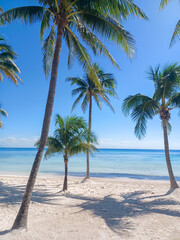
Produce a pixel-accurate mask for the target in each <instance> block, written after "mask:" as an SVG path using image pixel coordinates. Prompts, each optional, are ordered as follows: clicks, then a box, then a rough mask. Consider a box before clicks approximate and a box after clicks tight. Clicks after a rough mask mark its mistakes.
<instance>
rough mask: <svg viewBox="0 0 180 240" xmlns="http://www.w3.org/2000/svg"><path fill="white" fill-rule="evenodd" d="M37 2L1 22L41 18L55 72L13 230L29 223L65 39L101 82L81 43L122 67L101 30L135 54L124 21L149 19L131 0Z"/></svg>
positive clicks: (49, 66)
mask: <svg viewBox="0 0 180 240" xmlns="http://www.w3.org/2000/svg"><path fill="white" fill-rule="evenodd" d="M37 2H38V3H39V5H38V6H25V7H18V8H14V9H10V10H8V11H6V12H4V13H2V14H1V15H0V24H6V23H10V22H12V21H13V20H18V19H19V20H22V21H23V22H25V23H34V22H37V21H41V30H40V38H41V41H42V43H43V48H42V49H43V54H44V58H43V66H44V71H45V74H46V76H48V74H49V73H50V72H51V77H50V85H49V93H48V98H47V103H46V109H45V115H44V121H43V127H42V131H41V137H40V144H39V148H38V152H37V154H36V157H35V160H34V163H33V166H32V170H31V173H30V176H29V179H28V183H27V186H26V190H25V194H24V197H23V201H22V204H21V207H20V209H19V212H18V215H17V217H16V219H15V222H14V224H13V227H12V229H18V228H21V227H26V226H27V217H28V209H29V204H30V200H31V196H32V191H33V188H34V184H35V181H36V177H37V173H38V169H39V166H40V162H41V159H42V155H43V151H44V147H45V145H46V140H47V138H48V132H49V126H50V120H51V115H52V110H53V103H54V97H55V90H56V80H57V72H58V65H59V58H60V52H61V46H62V40H63V39H64V40H65V42H66V44H67V46H68V49H69V56H68V64H69V65H70V64H71V63H72V60H73V57H76V58H77V60H78V61H79V62H80V63H81V64H82V66H83V68H84V69H85V70H86V71H87V72H89V74H90V75H91V76H92V78H93V80H94V81H95V83H96V84H97V85H99V79H98V77H97V75H96V73H95V70H94V69H93V66H92V62H91V58H90V55H89V54H88V51H87V49H86V48H85V46H83V45H82V43H81V42H83V43H85V44H86V46H88V47H89V48H90V49H92V50H93V52H94V54H96V55H98V54H101V53H103V54H104V55H105V56H107V57H108V58H109V59H110V60H111V62H112V63H113V64H114V65H115V66H118V64H117V63H116V61H115V60H114V59H113V57H112V56H111V54H110V53H109V51H108V49H107V48H106V46H105V45H104V44H103V42H102V41H101V40H100V39H99V38H98V37H97V35H96V34H97V33H98V35H99V36H101V37H102V38H103V39H106V40H109V41H111V42H113V43H115V44H116V45H117V46H119V47H120V48H122V49H123V50H124V51H125V52H126V53H127V55H128V56H130V57H131V56H132V54H133V52H134V40H133V38H132V36H131V34H130V33H129V32H127V31H126V30H125V29H124V28H123V27H122V25H121V24H120V21H121V19H127V17H128V16H129V15H135V16H137V17H139V18H141V19H147V17H146V15H145V14H144V13H143V11H142V10H141V9H140V8H138V7H137V6H136V5H135V4H134V3H133V2H132V1H131V0H115V1H111V0H106V1H100V0H87V1H84V0H37ZM48 29H49V32H50V33H49V35H48V37H47V38H46V39H45V40H44V41H43V38H44V33H45V30H48Z"/></svg>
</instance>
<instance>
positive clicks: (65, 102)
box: [0, 0, 180, 149]
mask: <svg viewBox="0 0 180 240" xmlns="http://www.w3.org/2000/svg"><path fill="white" fill-rule="evenodd" d="M32 2H33V1H28V0H27V1H25V0H21V1H18V0H13V1H2V0H0V5H1V6H2V8H3V9H4V10H7V9H9V8H12V7H17V6H22V5H25V4H26V5H28V4H32ZM135 2H136V3H137V5H139V6H140V7H141V8H142V9H143V10H144V12H145V13H146V14H147V16H148V18H149V21H142V20H139V19H136V18H130V19H129V20H128V21H126V22H124V23H123V25H124V26H125V27H126V29H127V30H128V31H130V32H131V33H132V34H133V36H134V39H135V40H136V54H135V56H134V58H133V59H131V60H130V59H128V58H127V56H126V55H125V53H123V52H122V51H119V50H117V48H115V47H114V46H113V45H111V44H108V45H107V46H108V48H109V50H110V51H111V53H112V55H113V56H114V58H115V59H116V61H117V62H118V63H119V65H120V67H121V70H120V71H119V70H118V69H115V68H114V67H113V66H112V64H111V63H110V62H109V61H108V60H107V59H106V58H105V57H103V56H101V57H99V58H96V59H95V58H93V61H96V62H97V63H98V64H99V65H100V66H101V67H102V68H103V69H104V71H106V72H110V73H113V74H114V75H115V78H116V80H117V92H118V95H119V100H116V99H115V100H114V99H112V104H113V106H114V108H115V111H116V113H115V114H114V113H113V112H112V111H111V110H110V109H109V108H108V107H107V106H106V105H103V108H102V111H100V110H99V109H98V108H97V107H96V106H95V103H94V102H93V116H92V129H93V130H94V131H95V132H96V134H97V136H98V140H99V147H103V148H145V149H147V148H154V149H155V148H158V149H161V148H163V134H162V129H161V123H160V120H159V118H158V117H156V118H154V119H153V120H150V121H149V122H148V128H147V135H146V137H145V138H144V139H143V140H141V141H139V140H138V139H137V138H136V137H135V136H134V123H133V122H132V120H131V119H130V117H128V118H125V117H124V116H123V114H122V112H121V105H122V101H123V99H124V98H125V97H127V96H128V95H130V94H136V93H143V94H146V95H149V96H152V94H153V83H152V82H151V81H150V80H148V79H147V76H146V73H145V71H146V70H147V69H148V67H149V66H150V65H152V66H153V67H155V66H156V65H157V64H161V66H163V65H165V64H168V63H172V62H175V61H176V62H178V61H179V57H180V41H179V42H177V43H176V44H175V45H174V46H173V47H172V48H171V49H170V48H169V42H170V39H171V36H172V33H173V30H174V27H175V25H176V23H177V21H178V19H179V12H180V4H179V3H178V1H172V2H171V3H170V4H169V5H168V7H167V8H166V9H164V10H163V11H161V12H159V3H160V0H156V1H151V0H144V1H140V0H137V1H135ZM39 32H40V25H39V24H34V25H24V24H22V23H21V22H14V23H12V24H11V25H7V26H5V27H1V35H3V36H4V37H5V38H6V39H7V41H8V43H9V44H10V45H11V46H12V47H13V48H14V50H15V51H16V52H17V54H18V59H17V61H16V64H17V65H18V67H19V68H20V70H21V78H22V80H23V82H24V83H23V84H19V86H15V85H14V84H13V83H12V82H11V81H10V80H8V79H4V82H3V83H0V85H1V86H0V96H1V99H0V102H1V103H2V108H3V109H5V110H6V111H7V112H8V114H9V117H8V118H4V117H3V119H2V121H3V123H4V129H2V130H1V131H0V147H33V145H34V142H35V141H36V140H37V139H38V136H39V135H40V132H41V126H42V121H43V116H44V108H45V103H46V98H47V92H48V87H49V79H45V76H44V73H43V68H42V52H41V44H40V37H39V35H40V34H39ZM82 75H83V71H82V68H81V66H80V65H79V64H78V63H77V62H75V63H74V65H73V67H72V69H70V70H68V68H67V48H66V46H65V45H64V44H63V48H62V52H61V58H60V64H59V72H58V84H57V91H56V97H55V104H54V111H53V115H52V121H51V128H50V135H51V134H52V133H53V130H54V121H55V115H56V114H57V113H59V114H60V115H62V116H66V115H69V114H70V113H71V107H72V104H73V101H74V100H75V98H73V97H72V96H71V90H72V87H71V86H70V84H69V83H67V82H65V79H66V78H67V77H70V76H71V77H74V76H82ZM74 114H78V115H80V116H84V117H85V118H87V116H88V115H87V113H86V114H83V112H82V110H81V107H80V106H78V107H77V108H76V109H75V111H74ZM179 122H180V119H179V117H178V116H177V111H176V110H175V111H174V112H173V113H172V116H171V124H172V127H173V129H172V133H171V135H170V136H169V140H170V147H171V149H180V134H179V132H180V124H179Z"/></svg>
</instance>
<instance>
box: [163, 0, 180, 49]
mask: <svg viewBox="0 0 180 240" xmlns="http://www.w3.org/2000/svg"><path fill="white" fill-rule="evenodd" d="M169 1H170V0H161V3H160V9H163V8H164V7H165V6H166V5H167V4H168V2H169ZM179 37H180V20H179V21H178V22H177V24H176V27H175V30H174V33H173V35H172V38H171V42H170V46H172V44H173V43H174V41H175V39H176V38H179Z"/></svg>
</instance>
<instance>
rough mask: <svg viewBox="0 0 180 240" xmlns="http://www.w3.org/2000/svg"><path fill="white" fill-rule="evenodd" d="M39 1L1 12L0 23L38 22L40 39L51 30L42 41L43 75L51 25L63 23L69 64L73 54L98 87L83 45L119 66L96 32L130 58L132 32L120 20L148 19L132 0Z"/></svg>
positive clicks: (47, 64)
mask: <svg viewBox="0 0 180 240" xmlns="http://www.w3.org/2000/svg"><path fill="white" fill-rule="evenodd" d="M38 3H39V4H40V5H41V6H26V7H19V8H14V9H11V10H8V11H6V12H4V13H2V14H1V16H0V23H1V24H3V25H4V24H6V23H10V22H12V21H13V20H18V19H19V20H22V21H23V22H25V23H34V22H37V21H41V31H40V38H41V42H43V39H44V34H46V33H45V31H46V30H49V31H50V34H47V36H48V37H46V38H45V39H46V40H45V41H44V43H43V55H44V58H43V66H44V71H45V74H46V76H48V74H49V73H50V69H51V65H52V59H53V52H54V44H55V33H56V32H57V31H56V30H55V29H53V30H52V28H54V26H56V27H58V26H62V27H63V37H64V39H65V41H66V44H67V46H68V49H69V57H68V64H69V66H70V65H71V64H72V61H73V57H74V58H76V59H77V60H78V61H79V63H80V64H81V65H82V66H83V68H84V69H85V71H86V72H87V73H88V74H89V76H91V78H92V79H93V81H94V82H95V84H96V85H97V86H99V79H98V76H97V75H96V71H95V69H94V67H93V64H92V62H91V58H90V55H89V51H88V50H87V49H86V47H88V48H90V49H91V50H92V51H93V52H94V54H95V55H99V54H104V55H105V56H107V57H108V58H109V59H110V61H111V62H112V63H113V65H115V66H117V67H118V64H117V62H116V61H115V60H114V58H113V57H112V56H111V54H110V52H109V51H108V49H107V48H106V46H105V44H104V43H103V42H102V41H101V40H100V39H99V37H98V36H97V35H99V36H101V38H102V39H103V40H108V41H111V42H112V43H115V44H116V45H117V46H118V47H120V48H122V49H123V50H124V51H125V52H126V54H127V55H128V56H129V57H132V55H133V53H134V50H135V46H134V45H135V42H134V40H133V37H132V35H131V34H130V33H129V32H128V31H126V30H125V29H124V28H123V26H122V25H121V23H120V22H121V19H127V18H128V16H130V15H133V16H137V17H138V18H141V19H147V17H146V15H145V14H144V13H143V11H142V10H141V9H140V8H139V7H137V6H136V5H135V4H134V3H133V2H132V1H131V0H115V1H114V0H113V1H112V0H105V1H100V0H86V1H84V0H62V1H59V0H44V1H43V0H38ZM50 45H51V46H50Z"/></svg>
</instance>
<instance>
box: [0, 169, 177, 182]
mask: <svg viewBox="0 0 180 240" xmlns="http://www.w3.org/2000/svg"><path fill="white" fill-rule="evenodd" d="M29 173H30V172H7V171H6V172H0V177H1V176H2V177H4V176H12V177H28V176H29ZM68 175H69V177H78V178H84V177H85V173H82V172H77V173H75V172H69V174H68ZM63 176H64V172H39V173H38V177H63ZM91 178H102V179H105V178H107V179H132V180H133V179H134V180H156V181H162V180H163V181H169V177H168V176H155V175H141V174H128V173H91ZM176 180H177V181H180V177H176Z"/></svg>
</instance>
